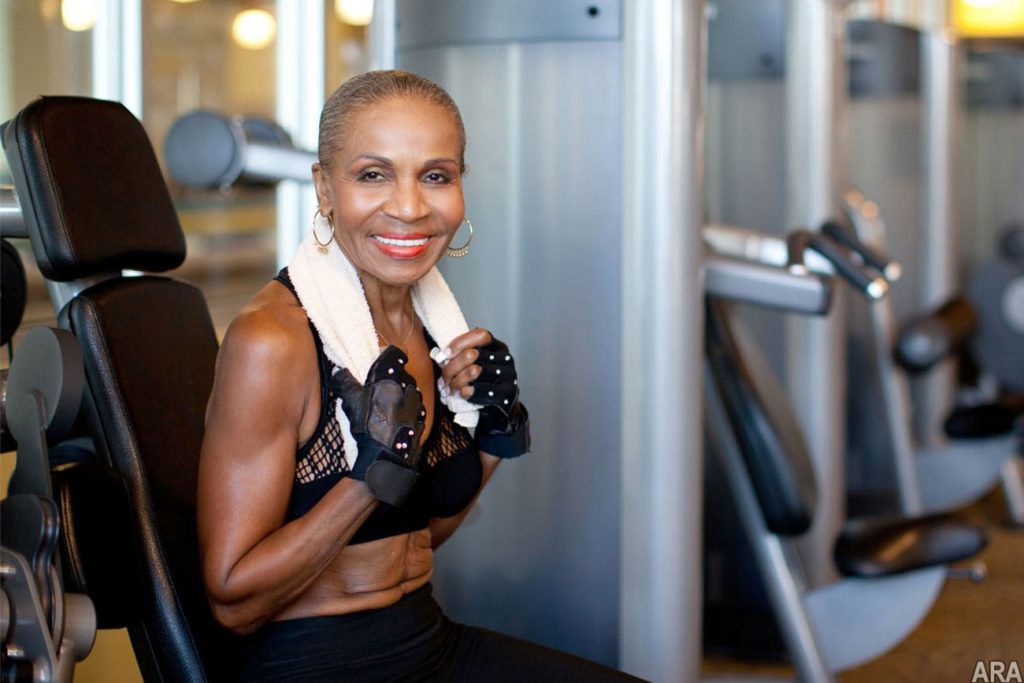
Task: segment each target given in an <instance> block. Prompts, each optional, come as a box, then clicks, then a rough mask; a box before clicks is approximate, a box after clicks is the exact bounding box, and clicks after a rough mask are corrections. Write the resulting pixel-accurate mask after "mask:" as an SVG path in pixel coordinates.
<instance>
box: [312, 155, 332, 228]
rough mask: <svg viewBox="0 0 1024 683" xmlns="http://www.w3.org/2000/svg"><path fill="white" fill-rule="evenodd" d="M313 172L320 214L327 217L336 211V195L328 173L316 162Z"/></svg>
mask: <svg viewBox="0 0 1024 683" xmlns="http://www.w3.org/2000/svg"><path fill="white" fill-rule="evenodd" d="M312 170H313V187H314V188H315V189H316V205H317V208H318V209H320V213H322V214H323V215H325V216H327V215H329V214H330V213H331V212H332V211H333V210H334V194H333V193H332V191H331V182H330V179H329V178H328V177H327V171H326V170H325V169H324V168H323V166H321V165H320V162H315V163H314V164H313V167H312Z"/></svg>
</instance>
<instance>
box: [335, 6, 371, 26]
mask: <svg viewBox="0 0 1024 683" xmlns="http://www.w3.org/2000/svg"><path fill="white" fill-rule="evenodd" d="M334 14H335V15H336V16H337V17H338V19H339V20H341V21H343V22H345V23H346V24H349V25H350V26H367V25H369V23H370V22H371V21H373V0H334Z"/></svg>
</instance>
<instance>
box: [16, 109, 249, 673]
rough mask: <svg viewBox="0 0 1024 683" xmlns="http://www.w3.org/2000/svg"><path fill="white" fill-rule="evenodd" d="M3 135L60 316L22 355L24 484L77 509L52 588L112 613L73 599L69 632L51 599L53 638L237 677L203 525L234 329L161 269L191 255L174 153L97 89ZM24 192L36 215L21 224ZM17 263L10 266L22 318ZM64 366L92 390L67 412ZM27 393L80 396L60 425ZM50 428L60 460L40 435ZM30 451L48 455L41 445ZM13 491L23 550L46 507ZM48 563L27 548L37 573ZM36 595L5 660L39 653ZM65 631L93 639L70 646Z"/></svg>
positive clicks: (67, 521)
mask: <svg viewBox="0 0 1024 683" xmlns="http://www.w3.org/2000/svg"><path fill="white" fill-rule="evenodd" d="M2 137H3V146H4V152H5V154H6V156H7V159H8V162H9V166H10V168H11V173H12V176H13V178H14V191H15V196H16V200H17V202H15V201H14V200H13V197H12V195H11V194H10V193H6V192H5V193H3V194H2V195H0V197H3V198H4V201H3V205H4V206H5V207H9V209H5V212H4V232H5V234H6V231H7V228H8V226H15V225H17V226H23V228H21V229H20V230H21V232H20V236H22V237H26V236H27V237H28V239H29V243H30V245H31V248H32V254H33V257H34V259H35V261H36V264H37V265H38V267H39V270H40V272H41V273H42V275H43V277H44V279H45V280H46V284H47V289H48V291H49V293H50V299H51V302H52V303H53V307H54V310H55V311H56V312H57V320H58V326H59V328H60V329H55V330H50V329H45V328H44V329H40V330H33V331H32V332H30V333H29V335H26V338H25V339H24V340H23V341H22V342H21V343H20V344H19V347H18V349H17V354H16V356H15V358H14V362H13V364H12V367H11V372H10V375H9V379H8V382H7V391H8V397H7V403H6V409H7V413H6V415H7V419H8V422H9V423H10V424H11V428H12V429H11V431H12V434H13V436H14V438H15V439H16V440H17V442H18V463H17V469H16V471H15V477H14V480H15V483H13V484H12V487H13V488H12V490H14V491H20V490H21V489H22V487H25V486H28V485H29V484H31V485H32V486H33V488H34V490H36V491H52V501H56V503H57V505H56V507H55V508H54V511H56V509H59V510H60V515H59V534H58V533H56V530H57V528H58V526H57V524H58V522H57V519H56V515H51V517H50V521H51V523H52V527H50V528H52V529H53V532H52V533H51V534H50V538H49V541H50V543H53V544H56V545H58V546H59V553H58V549H54V550H53V551H52V557H53V560H52V561H50V563H49V567H50V568H51V569H50V570H49V575H50V576H51V577H52V578H50V585H54V584H57V583H58V580H59V581H61V582H63V585H64V586H65V587H70V588H71V589H72V590H70V591H68V592H69V593H84V594H87V595H88V596H89V600H91V603H89V604H90V608H94V612H93V613H92V621H91V623H87V621H86V620H85V618H84V617H76V619H77V621H79V622H81V625H80V626H75V625H74V621H72V622H71V623H70V625H69V619H68V617H70V616H72V615H76V614H78V613H79V612H81V611H82V609H83V608H81V607H80V606H74V604H73V603H74V602H76V601H74V600H73V601H71V602H70V603H69V601H68V599H67V594H65V595H64V601H63V604H64V605H65V607H64V609H63V613H64V615H65V619H64V622H63V623H64V624H65V625H64V626H63V630H62V631H55V626H54V625H55V624H58V623H59V621H58V620H54V619H53V618H50V619H49V621H47V620H46V617H45V610H44V612H43V614H44V616H43V617H42V618H40V619H37V622H38V623H39V624H45V625H47V627H48V628H50V630H51V633H53V636H52V640H53V642H54V649H55V650H56V657H57V660H56V661H57V663H58V665H59V666H60V667H62V668H61V669H60V671H62V672H63V671H68V670H69V668H68V667H69V664H68V662H70V661H71V659H72V654H74V653H78V652H81V654H82V655H83V656H84V654H85V652H87V651H88V647H86V646H87V645H91V643H92V635H89V637H88V638H87V637H86V634H95V630H96V629H97V628H104V629H106V628H127V629H128V633H129V636H130V637H131V640H132V646H133V649H134V651H135V656H136V661H137V662H138V665H139V668H140V670H141V671H142V674H143V676H144V678H145V679H146V680H153V681H157V680H159V681H180V682H182V683H186V682H188V683H192V682H196V681H197V682H202V681H207V680H232V679H233V678H234V677H235V673H234V666H235V657H234V652H235V651H236V648H237V642H236V640H235V639H234V638H232V637H230V636H229V635H228V634H227V633H225V632H224V631H223V629H220V628H219V627H218V626H217V625H216V623H215V621H214V619H213V617H212V615H211V614H210V610H209V605H208V604H207V601H206V597H205V592H204V591H203V588H202V581H201V576H200V569H199V559H198V543H197V540H196V521H195V495H196V477H197V469H198V458H199V448H200V444H201V440H202V434H203V413H204V409H205V405H206V401H207V399H208V397H209V392H210V388H211V386H212V382H213V367H214V360H215V357H216V352H217V338H216V334H215V332H214V329H213V325H212V323H211V320H210V316H209V311H208V309H207V307H206V302H205V300H204V298H203V295H202V293H201V292H200V291H199V290H198V289H196V288H195V287H193V286H191V285H188V284H186V283H183V282H179V281H176V280H174V279H172V278H168V277H165V276H162V275H159V273H163V272H164V271H167V270H170V269H173V268H175V267H177V266H178V265H180V264H181V262H182V261H183V259H184V256H185V239H184V234H183V233H182V231H181V227H180V225H179V223H178V220H177V215H176V213H175V211H174V207H173V204H172V203H171V199H170V195H169V193H168V191H167V187H166V185H165V184H164V181H163V176H162V174H161V171H160V168H159V165H158V164H157V160H156V155H155V154H154V152H153V149H152V147H151V146H150V143H149V140H148V138H147V136H146V133H145V131H144V130H143V128H142V125H141V123H140V122H139V121H138V120H137V119H136V118H135V117H134V116H133V115H132V114H131V113H130V112H129V111H128V110H127V109H126V108H125V107H124V106H122V105H121V104H118V103H115V102H107V101H102V100H95V99H88V98H80V97H43V98H40V99H38V100H36V101H34V102H32V103H30V104H28V105H27V106H26V107H24V108H23V109H22V110H21V111H20V112H18V113H17V114H16V116H15V117H14V118H13V119H11V121H9V122H7V123H6V124H4V126H3V132H2ZM112 140H116V141H117V144H111V141H112ZM15 203H17V204H19V205H20V208H21V216H22V218H21V219H20V220H19V221H8V216H10V215H11V214H10V211H13V206H14V205H15ZM7 273H8V269H7V268H6V263H5V269H4V277H5V284H4V292H3V295H4V302H5V313H6V303H7V296H8V289H7V285H6V277H7ZM140 273H147V274H140ZM58 351H59V353H58ZM56 372H59V373H61V374H60V375H59V376H60V377H63V378H64V381H63V383H62V384H61V386H63V387H65V388H66V389H72V388H75V389H76V390H77V394H72V398H68V399H66V402H67V406H68V407H67V408H66V409H65V408H64V406H65V403H64V402H59V403H54V400H55V395H54V392H55V391H56V389H55V388H54V387H56V384H53V383H48V382H51V380H52V379H53V377H54V373H56ZM22 378H26V379H22ZM26 382H28V384H26ZM36 387H38V389H36ZM13 389H17V392H18V395H17V396H12V390H13ZM30 390H31V391H30ZM26 391H29V392H30V393H32V395H33V396H36V395H40V394H41V395H42V396H43V398H44V403H46V404H47V405H48V406H49V410H51V411H54V410H55V409H56V407H57V406H59V407H61V408H62V411H63V412H62V411H58V412H56V413H53V415H54V417H60V418H61V419H60V420H58V421H57V422H56V423H50V424H49V427H48V428H47V429H46V433H45V434H43V433H42V432H41V430H42V425H44V424H45V423H44V422H43V421H42V420H39V421H38V423H39V425H40V426H35V425H29V426H31V429H28V428H27V427H26V425H25V424H24V420H25V419H26V417H25V415H26V414H27V413H28V412H29V411H25V410H23V409H22V406H24V404H25V403H26V401H27V399H24V398H21V395H22V394H25V392H26ZM12 399H14V400H17V406H15V405H14V404H13V403H12ZM62 401H65V399H62ZM79 404H81V409H80V410H79V409H78V406H79ZM169 405H173V406H174V408H173V409H170V410H168V409H166V408H167V406H169ZM71 406H73V407H74V410H72V408H71ZM14 408H17V410H16V411H15V410H13V409H14ZM37 412H39V411H37ZM72 413H77V414H78V417H77V418H75V420H74V429H73V430H72V432H69V433H62V431H61V429H62V427H66V426H67V423H68V421H69V420H70V419H71V418H69V417H67V415H70V414H72ZM42 415H45V416H49V415H50V414H49V413H43V414H42ZM44 436H45V438H46V439H47V441H46V444H47V446H48V451H49V456H50V457H49V462H46V459H45V458H42V457H38V455H37V453H38V452H39V451H40V449H39V448H38V447H36V446H35V444H38V443H42V442H43V441H42V439H43V438H44ZM73 437H74V438H73ZM33 439H35V440H34V441H33ZM55 442H56V443H55ZM33 448H34V450H32V449H33ZM26 449H29V451H30V452H31V453H32V454H33V455H34V456H35V457H25V453H24V451H25V450H26ZM58 451H60V458H58V457H57V452H58ZM58 462H60V464H59V465H58ZM19 495H20V494H19ZM9 501H10V498H8V499H7V500H5V501H4V505H5V508H4V520H3V523H4V525H5V528H4V539H3V540H4V546H5V558H6V557H7V555H6V552H7V550H6V549H7V544H8V541H9V537H8V534H7V531H8V528H7V525H8V524H11V525H14V526H16V527H18V528H23V529H28V530H32V529H33V528H35V527H34V523H33V521H32V518H31V517H29V518H26V514H28V513H23V512H20V511H19V514H18V515H17V516H16V515H14V514H8V509H7V507H6V506H7V505H8V502H9ZM51 505H52V503H51ZM10 538H11V539H16V538H17V536H16V535H12V536H11V537H10ZM58 538H59V543H58V542H57V540H58ZM40 558H42V559H45V557H43V556H41V555H40V554H39V553H37V555H36V557H35V558H26V559H27V560H28V563H29V566H30V567H31V566H33V565H32V563H33V561H36V562H37V563H38V560H39V559H40ZM58 558H59V559H58ZM5 566H6V565H5ZM44 576H46V574H44ZM37 583H38V580H37ZM9 585H11V586H14V585H15V584H14V583H10V582H8V580H7V577H6V576H5V577H4V590H5V591H8V586H9ZM19 585H21V586H23V585H24V582H22V583H21V584H19ZM19 590H22V591H24V590H25V589H24V588H19ZM54 592H55V591H53V590H52V589H51V590H50V594H53V593H54ZM42 593H43V597H42V600H44V601H46V600H48V601H49V602H48V603H44V604H43V607H45V606H46V604H50V605H59V604H61V603H59V602H58V601H56V600H55V599H51V598H48V597H47V594H46V592H45V591H42ZM12 602H13V600H12ZM77 602H78V603H81V604H84V603H82V601H77ZM24 603H25V601H24V600H23V599H22V598H19V602H18V604H17V607H18V608H19V610H20V611H19V613H18V615H17V616H18V619H19V621H17V622H14V621H13V619H12V624H13V623H17V625H18V629H14V628H11V629H9V630H8V632H7V634H6V635H5V638H4V643H5V645H7V646H8V647H7V651H6V653H5V657H6V656H9V655H11V653H12V652H21V651H22V650H24V652H25V653H26V654H27V653H29V652H30V650H29V647H28V645H26V644H22V642H20V641H15V640H12V639H13V638H15V637H17V638H19V639H23V638H24V637H25V636H24V633H25V632H26V629H27V628H28V627H27V626H24V625H22V622H21V620H22V619H27V618H28V617H29V615H28V614H27V613H25V611H24V610H22V609H21V607H22V605H23V604H24ZM69 605H71V606H74V610H72V609H70V608H69ZM49 609H50V610H51V611H52V610H53V608H52V607H51V608H49ZM86 627H89V628H86ZM39 630H40V629H39V628H36V631H37V632H38V631H39ZM79 633H82V634H83V635H79ZM62 640H63V641H65V643H71V642H73V643H74V646H75V649H74V650H72V649H71V648H70V645H65V646H64V648H63V649H59V647H60V644H61V641H62ZM15 646H17V647H15ZM33 647H35V648H36V650H38V647H39V646H33ZM32 652H33V653H34V652H35V650H32ZM65 653H67V655H65ZM20 658H21V655H20V654H19V661H20ZM11 659H12V661H13V659H14V658H13V656H12V658H11ZM6 661H7V660H6V659H5V666H6ZM22 669H24V666H22ZM22 673H25V674H26V675H27V672H24V671H19V673H18V674H17V676H16V677H18V680H20V676H22ZM68 675H70V674H68ZM4 680H5V682H6V680H7V679H6V678H5V679H4ZM34 680H54V679H50V678H45V677H44V678H36V679H34ZM67 680H70V679H69V678H68V679H67Z"/></svg>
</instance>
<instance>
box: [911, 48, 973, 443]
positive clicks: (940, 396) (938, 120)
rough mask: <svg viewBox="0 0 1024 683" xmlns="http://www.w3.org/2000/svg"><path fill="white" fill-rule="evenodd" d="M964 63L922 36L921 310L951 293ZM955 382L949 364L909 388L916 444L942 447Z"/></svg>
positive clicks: (957, 52) (958, 53)
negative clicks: (912, 403) (958, 139)
mask: <svg viewBox="0 0 1024 683" xmlns="http://www.w3.org/2000/svg"><path fill="white" fill-rule="evenodd" d="M963 61H964V48H963V46H962V45H961V44H959V42H958V40H957V39H956V37H955V36H953V35H952V34H951V33H949V32H947V31H944V30H938V31H932V32H929V33H924V34H922V35H921V99H922V107H923V110H924V140H923V144H922V155H923V158H922V160H921V169H922V173H923V174H924V178H923V193H922V194H923V196H922V203H923V206H922V216H923V225H922V228H923V230H922V236H923V241H924V244H923V245H922V251H923V253H922V258H921V266H922V273H921V275H922V278H921V280H920V281H919V285H920V287H921V290H920V299H919V301H920V302H921V305H922V307H923V308H924V310H931V309H934V308H938V307H939V306H940V305H942V303H943V302H945V301H946V300H947V299H949V298H950V297H952V296H953V295H954V294H955V290H956V267H955V255H956V215H957V214H956V195H957V182H956V136H957V133H958V132H959V121H960V118H961V117H960V115H959V112H960V108H961V107H962V101H963V100H962V98H961V92H960V88H961V86H960V77H961V66H962V64H963ZM955 380H956V378H955V369H954V367H953V364H952V363H951V362H947V363H944V364H942V365H941V366H939V367H938V368H935V369H934V370H932V372H930V373H929V374H928V375H927V376H926V377H925V378H923V379H922V380H921V381H919V382H914V405H915V415H914V426H915V431H916V432H917V437H918V443H920V444H921V445H923V446H925V447H929V446H936V445H938V444H939V443H941V441H942V420H943V418H944V416H945V415H946V413H947V412H948V410H949V408H950V406H951V405H952V403H953V392H954V386H955Z"/></svg>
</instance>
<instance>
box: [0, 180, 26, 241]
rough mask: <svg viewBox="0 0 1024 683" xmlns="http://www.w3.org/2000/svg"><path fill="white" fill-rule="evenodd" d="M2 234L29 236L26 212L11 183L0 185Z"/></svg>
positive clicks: (0, 228) (5, 235) (0, 231)
mask: <svg viewBox="0 0 1024 683" xmlns="http://www.w3.org/2000/svg"><path fill="white" fill-rule="evenodd" d="M0 235H3V236H4V237H28V229H27V228H26V227H25V214H24V213H23V212H22V210H21V202H19V201H18V194H17V193H16V192H15V191H14V187H13V186H11V185H0Z"/></svg>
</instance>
